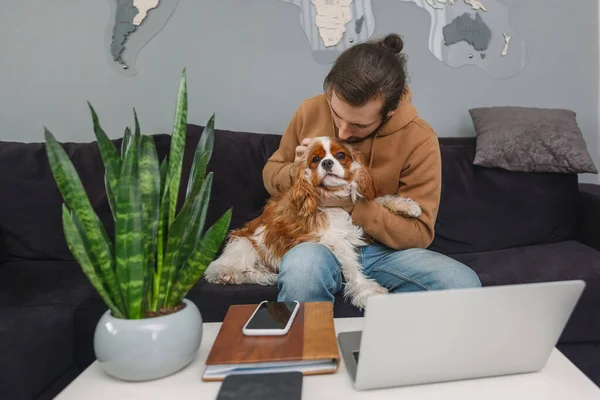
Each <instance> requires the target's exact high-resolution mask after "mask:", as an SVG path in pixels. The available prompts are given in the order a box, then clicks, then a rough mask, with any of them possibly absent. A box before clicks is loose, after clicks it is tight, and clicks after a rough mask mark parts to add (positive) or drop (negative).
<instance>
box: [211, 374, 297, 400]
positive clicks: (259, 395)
mask: <svg viewBox="0 0 600 400" xmlns="http://www.w3.org/2000/svg"><path fill="white" fill-rule="evenodd" d="M302 379H303V377H302V373H300V372H277V373H265V374H240V375H229V376H227V377H225V379H224V380H223V383H222V384H221V389H219V394H218V395H217V400H300V399H301V398H302Z"/></svg>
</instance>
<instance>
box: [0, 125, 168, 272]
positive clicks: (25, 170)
mask: <svg viewBox="0 0 600 400" xmlns="http://www.w3.org/2000/svg"><path fill="white" fill-rule="evenodd" d="M113 143H115V145H116V146H117V148H119V149H120V146H121V139H118V140H114V141H113ZM169 143H170V136H168V135H156V136H155V144H156V147H157V152H158V154H159V157H160V158H161V159H162V158H164V155H165V154H166V151H167V150H168V148H169ZM63 147H64V149H65V151H66V153H67V154H68V155H69V157H70V159H71V161H72V162H73V165H74V166H75V169H76V170H77V172H78V174H79V177H80V179H81V182H82V184H83V186H84V188H85V190H86V192H87V195H88V198H89V199H90V203H91V204H92V207H93V208H94V210H95V211H96V213H97V214H98V216H99V218H100V220H101V221H102V222H103V223H104V226H105V228H106V230H107V233H108V235H109V236H110V238H111V239H112V238H113V237H114V221H113V219H112V214H111V211H110V207H109V205H108V200H107V197H106V191H105V188H104V165H103V163H102V159H101V157H100V153H99V151H98V146H97V144H96V142H89V143H64V144H63ZM0 194H1V195H0V240H2V241H3V243H2V245H3V247H4V248H3V249H0V255H1V254H2V253H3V252H4V253H5V255H6V257H7V258H12V259H33V260H72V259H73V257H72V255H71V252H70V251H69V249H68V247H67V245H66V242H65V239H64V233H63V229H62V203H63V200H62V196H61V194H60V192H59V190H58V187H57V186H56V183H55V181H54V178H53V176H52V172H51V171H50V165H49V164H48V157H47V155H46V149H45V144H44V143H18V142H0Z"/></svg>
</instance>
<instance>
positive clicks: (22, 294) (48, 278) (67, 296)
mask: <svg viewBox="0 0 600 400" xmlns="http://www.w3.org/2000/svg"><path fill="white" fill-rule="evenodd" d="M0 272H1V274H2V275H1V276H2V279H0V306H1V307H6V306H18V307H30V306H46V305H56V306H66V307H73V308H74V307H75V306H76V305H77V304H79V303H81V302H82V301H83V300H84V299H86V298H88V297H89V296H90V295H91V294H92V293H93V292H94V291H95V289H94V287H93V286H92V284H91V283H90V282H89V280H88V278H87V276H86V275H85V274H84V273H83V271H82V270H81V268H80V267H79V264H78V263H77V262H76V261H28V260H21V261H9V262H7V263H5V264H3V265H2V266H1V267H0Z"/></svg>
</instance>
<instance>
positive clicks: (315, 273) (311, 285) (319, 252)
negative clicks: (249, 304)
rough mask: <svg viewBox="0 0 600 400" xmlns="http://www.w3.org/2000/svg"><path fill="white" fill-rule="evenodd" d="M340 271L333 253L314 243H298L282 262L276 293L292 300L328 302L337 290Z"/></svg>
mask: <svg viewBox="0 0 600 400" xmlns="http://www.w3.org/2000/svg"><path fill="white" fill-rule="evenodd" d="M340 273H341V270H340V267H339V264H338V261H337V260H336V258H335V256H334V255H333V253H332V252H331V251H330V250H329V249H328V248H327V247H325V246H323V245H320V244H316V243H302V244H299V245H297V246H295V247H293V248H292V249H291V250H289V251H288V252H287V253H286V254H285V255H284V256H283V258H282V260H281V265H280V271H279V280H278V286H279V290H280V291H283V292H284V293H286V295H289V296H293V297H294V298H295V299H313V298H315V299H322V298H329V297H330V296H331V294H333V293H334V292H335V291H336V290H337V286H338V284H339V282H340V277H339V275H340Z"/></svg>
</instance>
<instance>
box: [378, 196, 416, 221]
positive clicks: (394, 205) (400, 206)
mask: <svg viewBox="0 0 600 400" xmlns="http://www.w3.org/2000/svg"><path fill="white" fill-rule="evenodd" d="M375 203H377V204H381V205H382V206H384V207H385V208H387V209H388V210H390V211H391V212H393V213H396V214H404V215H407V216H409V217H415V218H417V217H420V216H421V207H420V206H419V203H417V202H416V201H414V200H412V199H409V198H406V197H402V196H391V195H385V196H382V197H378V198H376V199H375Z"/></svg>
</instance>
